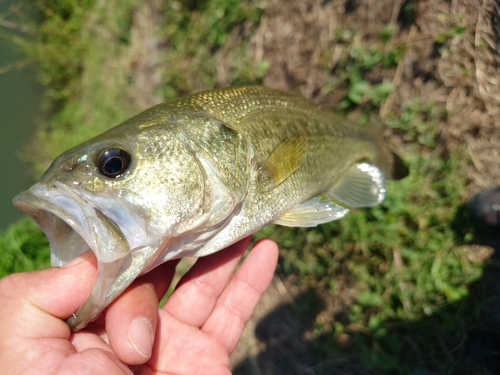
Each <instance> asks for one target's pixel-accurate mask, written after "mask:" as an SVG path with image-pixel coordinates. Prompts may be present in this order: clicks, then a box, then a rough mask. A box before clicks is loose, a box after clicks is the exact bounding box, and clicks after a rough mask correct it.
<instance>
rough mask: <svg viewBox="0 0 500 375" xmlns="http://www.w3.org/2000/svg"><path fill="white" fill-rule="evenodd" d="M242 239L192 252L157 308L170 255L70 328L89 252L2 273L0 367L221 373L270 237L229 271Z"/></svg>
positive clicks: (82, 295)
mask: <svg viewBox="0 0 500 375" xmlns="http://www.w3.org/2000/svg"><path fill="white" fill-rule="evenodd" d="M248 242H249V239H248V238H247V239H245V240H242V241H240V242H238V243H236V244H234V245H232V246H230V247H229V248H227V249H225V250H222V251H219V252H217V253H215V254H212V255H209V256H207V257H204V258H200V259H199V260H198V261H197V263H196V264H195V265H194V266H193V267H192V268H191V270H190V271H189V272H188V273H187V274H186V275H185V276H184V277H183V278H182V279H181V281H180V282H179V284H178V286H177V288H176V290H175V292H174V293H173V294H172V295H171V296H170V298H169V299H168V301H167V303H166V304H165V306H164V307H163V308H161V309H159V308H158V298H160V297H161V296H163V295H164V293H165V292H166V290H167V289H168V286H169V285H170V282H171V280H172V277H173V275H174V272H175V265H176V262H167V263H165V264H163V265H161V266H159V267H157V268H156V269H154V270H153V271H151V272H149V273H148V274H146V275H144V276H142V277H140V278H138V279H137V280H135V281H134V283H133V284H132V285H131V286H130V287H129V288H127V290H126V291H125V292H124V293H122V295H121V296H120V297H119V298H118V299H117V300H115V301H114V302H113V303H112V304H111V305H110V306H109V307H108V308H107V309H106V311H105V312H104V313H103V314H101V317H99V319H97V320H96V321H95V322H93V323H91V324H89V326H87V327H86V328H85V329H83V330H80V331H78V332H71V331H70V329H69V327H68V326H67V325H66V323H65V322H64V319H67V318H68V317H69V316H70V315H71V314H72V313H73V312H74V311H75V310H77V309H78V307H79V306H81V305H82V304H83V302H84V301H85V299H86V298H87V296H88V295H89V294H90V291H91V289H92V285H93V281H94V280H95V277H96V275H97V269H96V260H95V257H94V256H93V254H92V253H91V252H90V251H89V252H87V253H85V254H84V255H82V256H81V257H79V258H78V260H76V261H74V262H72V264H70V265H68V266H65V267H63V268H50V269H47V270H43V271H35V272H25V273H19V274H13V275H10V276H7V277H5V278H3V279H2V280H0V373H2V374H44V375H45V374H93V375H94V374H95V375H100V374H102V375H115V374H141V375H146V374H147V375H153V374H157V375H159V374H183V375H189V374H206V375H209V374H217V375H224V374H230V373H231V372H230V369H229V354H230V353H231V352H232V351H233V349H234V348H235V347H236V344H237V343H238V341H239V339H240V336H241V334H242V331H243V328H244V326H245V323H246V322H247V321H248V319H249V318H250V316H251V314H252V312H253V310H254V308H255V306H256V304H257V302H258V301H259V299H260V297H261V295H262V293H263V292H264V290H265V289H266V287H267V286H268V284H269V283H270V281H271V279H272V276H273V273H274V268H275V266H276V262H277V258H278V250H277V246H276V244H275V243H274V242H272V241H270V240H261V241H259V242H258V243H257V244H255V245H254V248H253V249H252V251H251V252H250V253H249V255H248V256H247V258H246V259H245V260H244V262H243V263H242V265H241V266H240V267H239V268H238V270H237V271H236V273H234V276H233V272H234V269H235V267H236V266H237V264H238V262H239V260H240V258H241V256H242V254H243V252H244V251H245V249H246V247H247V245H248ZM231 276H233V277H232V278H231ZM153 343H154V345H153Z"/></svg>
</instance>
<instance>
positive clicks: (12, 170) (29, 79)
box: [0, 0, 41, 231]
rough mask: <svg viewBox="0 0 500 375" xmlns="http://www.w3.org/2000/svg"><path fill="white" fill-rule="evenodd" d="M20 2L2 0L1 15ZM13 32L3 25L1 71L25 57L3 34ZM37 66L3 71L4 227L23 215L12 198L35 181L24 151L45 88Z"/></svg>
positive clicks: (0, 161) (0, 199) (0, 165)
mask: <svg viewBox="0 0 500 375" xmlns="http://www.w3.org/2000/svg"><path fill="white" fill-rule="evenodd" d="M16 4H21V2H20V1H16V0H10V1H9V0H0V19H2V18H3V17H4V16H5V15H6V14H7V13H8V12H9V9H10V7H11V6H14V5H16ZM22 11H23V12H24V11H25V10H24V9H22ZM5 19H7V20H15V18H12V17H7V18H5ZM11 32H12V31H11V30H10V29H9V28H7V27H5V26H2V25H0V71H2V70H3V68H5V67H7V66H9V65H11V64H12V63H14V62H16V61H19V60H21V59H23V58H24V57H23V56H22V55H21V54H20V53H19V52H18V51H16V50H15V48H13V47H12V46H11V45H9V43H8V42H6V41H5V39H4V38H2V36H4V35H5V34H8V33H11ZM34 70H35V67H34V66H27V67H23V68H19V69H13V70H9V71H7V72H5V73H3V74H0V231H3V230H4V229H5V228H7V226H8V225H9V224H10V223H12V222H13V221H15V220H17V219H19V218H20V217H21V215H22V213H21V212H19V211H18V210H16V209H15V208H14V207H13V206H12V198H13V197H14V196H15V195H16V194H17V193H19V192H21V191H22V190H24V189H26V188H28V187H29V186H30V184H31V183H32V182H33V181H32V178H30V166H29V164H27V163H26V162H24V161H23V160H22V152H23V149H24V147H26V142H27V141H28V140H29V139H30V138H31V137H32V134H33V129H34V127H35V122H36V121H37V119H39V116H40V111H39V106H40V96H41V88H40V86H38V85H37V84H36V81H35V79H36V75H35V72H34Z"/></svg>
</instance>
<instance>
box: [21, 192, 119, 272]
mask: <svg viewBox="0 0 500 375" xmlns="http://www.w3.org/2000/svg"><path fill="white" fill-rule="evenodd" d="M13 203H14V206H16V207H17V208H19V209H20V210H22V211H25V212H26V213H28V214H29V215H30V216H31V217H32V218H33V220H34V221H35V222H36V223H37V224H38V226H39V227H40V228H41V229H42V231H43V232H44V233H45V234H46V235H47V237H48V239H49V242H50V252H51V262H52V266H59V267H60V266H62V265H64V264H66V263H67V262H69V261H71V260H72V259H74V258H76V257H77V256H79V255H80V254H82V253H84V252H85V251H87V250H88V249H91V250H92V251H93V252H94V254H95V255H96V257H97V259H98V260H99V261H102V262H111V261H114V260H116V259H118V258H123V257H124V256H125V255H126V254H127V253H128V252H129V246H128V243H127V241H126V238H125V236H124V234H123V232H122V231H121V229H120V228H119V226H118V225H117V224H116V223H115V222H114V221H113V220H112V219H111V218H109V217H107V216H106V215H104V214H103V213H102V212H100V211H99V210H97V209H95V208H94V207H92V206H91V205H90V204H89V202H88V201H87V200H85V199H84V198H82V197H81V196H79V195H77V194H75V193H74V192H73V191H71V189H69V188H68V187H66V186H65V185H64V184H62V183H56V185H55V186H54V187H53V188H47V187H46V186H45V185H42V184H36V185H34V186H33V187H32V188H31V189H29V190H27V191H25V192H23V193H21V194H19V195H17V196H16V197H15V198H14V200H13Z"/></svg>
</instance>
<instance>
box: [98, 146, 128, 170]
mask: <svg viewBox="0 0 500 375" xmlns="http://www.w3.org/2000/svg"><path fill="white" fill-rule="evenodd" d="M130 161H131V158H130V154H129V153H128V152H127V151H125V150H123V149H121V148H119V147H111V148H107V149H105V150H103V151H101V153H100V154H99V157H98V158H97V169H99V172H101V173H102V174H103V175H105V176H106V177H111V178H117V177H120V176H121V175H122V174H123V173H124V172H125V171H126V170H127V169H128V167H129V166H130Z"/></svg>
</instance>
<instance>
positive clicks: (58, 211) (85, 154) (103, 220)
mask: <svg viewBox="0 0 500 375" xmlns="http://www.w3.org/2000/svg"><path fill="white" fill-rule="evenodd" d="M118 128H120V127H118ZM118 128H114V129H112V130H111V131H109V132H107V133H104V134H103V135H101V136H99V137H96V138H94V139H92V140H90V141H88V142H85V143H84V144H82V145H79V146H77V147H75V148H73V149H70V150H68V151H67V152H65V153H63V154H62V155H60V156H59V157H57V158H56V159H55V160H54V162H53V163H52V165H51V166H50V167H49V168H48V169H47V171H46V172H45V173H44V174H43V175H42V177H41V178H40V179H39V181H38V182H37V183H36V184H35V185H34V186H32V187H31V188H30V189H29V190H27V191H25V192H23V193H21V194H19V195H18V196H16V197H15V198H14V201H13V203H14V205H15V206H16V207H17V208H19V209H21V210H23V211H26V212H27V213H28V214H30V215H31V216H32V218H33V219H34V220H35V221H36V223H37V224H38V225H39V226H40V228H41V229H42V230H43V231H44V232H45V234H46V235H47V237H48V238H49V242H50V247H51V260H52V265H53V266H62V265H64V264H66V263H67V262H69V261H71V260H72V259H74V258H75V257H77V256H78V255H80V254H82V253H83V252H85V251H86V250H88V249H91V250H92V251H93V252H94V254H95V255H96V258H97V261H98V277H97V280H96V282H95V285H94V289H93V291H92V295H91V296H90V297H89V299H88V300H87V302H86V303H85V305H84V306H83V307H82V309H83V310H84V311H80V310H79V312H78V313H77V316H78V319H77V321H74V322H73V323H72V324H71V325H72V326H73V328H76V329H78V328H81V327H83V326H84V325H85V324H86V323H87V322H88V321H90V320H92V319H94V318H95V316H96V315H97V314H98V313H99V312H100V311H101V310H102V309H103V308H104V307H105V306H106V305H107V304H109V303H110V302H111V301H112V300H113V299H114V298H116V296H117V295H118V294H119V293H121V291H123V290H124V289H125V288H126V287H127V286H128V285H129V284H130V283H131V282H132V281H133V279H135V278H136V277H137V276H138V275H140V274H141V273H143V272H145V271H146V270H147V269H148V268H151V266H152V265H153V264H154V263H155V261H156V260H157V259H158V257H162V261H165V260H168V259H172V258H175V257H179V256H180V255H181V250H182V249H180V248H178V250H177V252H171V253H168V246H167V245H168V244H169V243H171V242H172V239H173V238H176V237H178V236H179V234H180V233H181V232H182V233H185V232H186V231H189V230H191V229H192V228H193V227H195V226H196V225H199V223H200V222H202V221H203V220H205V219H204V218H206V212H207V210H209V208H207V205H210V204H211V203H210V199H206V197H205V196H206V194H205V192H206V188H205V184H206V181H205V180H206V173H205V172H204V170H203V168H202V165H201V164H200V162H199V160H198V159H197V158H196V156H195V155H194V154H193V152H192V151H191V150H189V148H187V147H186V145H185V143H184V142H183V141H182V140H180V139H179V137H176V136H175V134H174V135H173V134H172V132H170V133H169V132H165V131H164V129H159V128H157V127H154V126H152V127H148V128H147V129H140V128H137V127H135V128H134V127H132V128H131V127H125V128H123V127H122V128H121V129H118ZM165 252H166V253H168V254H165ZM82 309H81V310H82Z"/></svg>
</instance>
